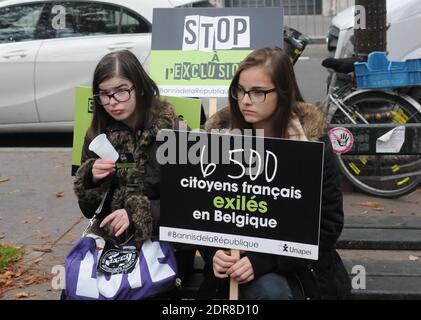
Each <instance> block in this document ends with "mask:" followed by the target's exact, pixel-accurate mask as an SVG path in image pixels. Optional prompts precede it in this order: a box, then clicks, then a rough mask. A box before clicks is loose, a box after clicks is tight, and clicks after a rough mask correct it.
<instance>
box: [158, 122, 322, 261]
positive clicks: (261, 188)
mask: <svg viewBox="0 0 421 320" xmlns="http://www.w3.org/2000/svg"><path fill="white" fill-rule="evenodd" d="M158 143H159V145H160V146H159V147H158V152H157V158H158V161H159V162H160V163H161V164H162V166H161V217H160V239H161V240H166V241H174V242H181V243H190V244H199V245H206V246H213V247H222V248H229V249H241V250H248V251H256V252H265V253H271V254H278V255H287V256H293V257H300V258H307V259H317V258H318V243H319V225H320V205H321V187H322V168H323V149H324V145H323V143H321V142H303V141H291V140H283V139H268V138H265V139H264V138H261V137H250V136H240V135H229V134H208V133H202V132H181V131H180V132H178V131H171V130H163V131H161V132H160V135H159V137H158Z"/></svg>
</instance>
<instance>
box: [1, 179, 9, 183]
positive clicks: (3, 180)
mask: <svg viewBox="0 0 421 320" xmlns="http://www.w3.org/2000/svg"><path fill="white" fill-rule="evenodd" d="M7 181H10V178H3V179H0V183H2V182H7Z"/></svg>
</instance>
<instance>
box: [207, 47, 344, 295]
mask: <svg viewBox="0 0 421 320" xmlns="http://www.w3.org/2000/svg"><path fill="white" fill-rule="evenodd" d="M229 102H230V106H229V107H227V108H225V109H223V110H221V111H219V112H218V113H216V114H215V115H214V116H213V117H212V118H210V119H209V120H208V122H207V123H206V129H207V130H208V131H210V130H211V129H222V128H226V125H227V124H228V123H229V127H230V128H231V129H241V130H245V129H253V130H255V132H256V130H258V129H261V130H263V132H264V136H265V137H274V138H286V139H293V140H302V141H307V140H320V141H323V142H325V155H324V168H323V191H322V208H321V223H320V242H319V259H318V260H317V261H310V260H305V259H298V258H292V257H287V256H278V255H270V254H263V253H256V252H242V254H241V256H240V258H239V259H236V258H234V257H232V256H231V255H230V252H229V251H225V250H221V249H218V248H209V247H204V248H202V249H201V253H202V256H203V257H204V259H205V262H206V267H205V272H207V276H206V278H205V281H204V282H203V284H202V286H201V288H200V290H199V298H215V297H218V298H224V297H226V294H227V292H226V289H227V286H226V285H227V281H226V280H227V279H229V278H231V279H234V280H235V281H237V282H238V283H239V284H240V287H239V293H240V296H239V297H240V299H251V300H255V299H257V300H259V299H268V300H269V299H270V300H282V299H302V298H306V299H343V298H346V297H348V295H349V293H350V279H349V276H348V274H347V272H346V270H345V267H344V265H343V263H342V261H341V258H340V256H339V255H338V253H337V252H336V250H335V245H336V241H337V239H338V238H339V236H340V234H341V231H342V228H343V223H344V214H343V204H342V192H341V190H340V180H339V172H338V170H337V167H336V163H335V159H334V155H333V151H332V147H331V144H330V140H329V139H328V138H327V136H326V135H325V129H326V122H325V120H324V118H323V117H322V115H321V113H320V111H319V110H318V109H317V108H316V107H315V106H314V105H311V104H308V103H305V102H304V100H303V98H302V96H301V93H300V90H299V88H298V85H297V82H296V79H295V74H294V70H293V66H292V64H291V62H290V59H289V57H288V55H287V54H286V53H285V52H284V51H283V50H282V49H278V48H272V47H267V48H262V49H258V50H255V51H253V52H252V53H251V54H250V55H249V56H248V57H247V58H246V59H245V60H244V61H243V62H242V63H241V64H240V66H239V69H238V71H237V73H236V75H235V76H234V78H233V80H232V82H231V85H230V97H229ZM210 289H212V290H210ZM214 289H216V291H215V290H214ZM217 293H218V294H217Z"/></svg>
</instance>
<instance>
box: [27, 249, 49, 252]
mask: <svg viewBox="0 0 421 320" xmlns="http://www.w3.org/2000/svg"><path fill="white" fill-rule="evenodd" d="M32 251H36V252H51V251H53V250H51V249H50V248H32Z"/></svg>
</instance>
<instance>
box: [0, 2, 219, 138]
mask: <svg viewBox="0 0 421 320" xmlns="http://www.w3.org/2000/svg"><path fill="white" fill-rule="evenodd" d="M189 5H193V6H210V5H211V4H210V3H209V2H208V1H200V0H91V1H85V0H70V1H51V0H6V1H0V97H1V99H0V133H1V132H31V131H69V132H70V131H72V130H73V113H74V106H75V87H76V86H79V85H88V86H89V85H91V81H92V75H93V72H94V68H95V66H96V64H97V63H98V61H99V59H100V58H101V57H103V56H104V55H105V54H107V53H109V52H112V51H115V50H120V49H129V50H131V51H132V52H134V53H135V54H136V55H137V57H138V58H139V60H140V61H141V62H142V63H143V64H144V66H145V67H146V69H147V68H148V57H149V54H150V48H151V29H152V13H153V8H172V7H177V6H189ZM170 23H171V22H169V23H168V27H169V28H171V24H170Z"/></svg>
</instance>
